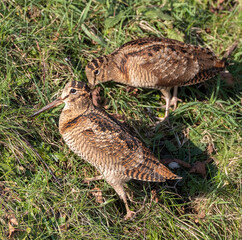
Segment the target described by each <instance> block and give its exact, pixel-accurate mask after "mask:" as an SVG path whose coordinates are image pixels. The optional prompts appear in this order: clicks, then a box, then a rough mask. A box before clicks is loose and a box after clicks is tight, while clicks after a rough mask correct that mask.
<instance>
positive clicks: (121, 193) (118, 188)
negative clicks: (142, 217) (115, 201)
mask: <svg viewBox="0 0 242 240" xmlns="http://www.w3.org/2000/svg"><path fill="white" fill-rule="evenodd" d="M110 185H111V186H112V187H113V188H114V190H115V191H116V193H117V194H118V195H119V197H120V198H121V199H122V200H123V201H124V205H125V208H126V211H127V214H126V215H125V217H124V220H128V219H130V218H132V217H133V216H134V215H135V212H133V211H131V210H130V209H129V205H128V202H127V197H126V194H125V191H124V187H123V184H122V183H120V184H110Z"/></svg>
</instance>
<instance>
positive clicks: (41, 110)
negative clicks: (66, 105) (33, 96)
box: [31, 98, 63, 117]
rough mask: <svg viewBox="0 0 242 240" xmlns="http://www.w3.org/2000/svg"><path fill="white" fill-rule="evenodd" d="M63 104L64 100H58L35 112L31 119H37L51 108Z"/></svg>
mask: <svg viewBox="0 0 242 240" xmlns="http://www.w3.org/2000/svg"><path fill="white" fill-rule="evenodd" d="M62 103H63V100H62V99H61V98H57V99H56V100H55V101H53V102H51V103H49V104H48V105H46V106H45V107H43V108H41V109H40V110H39V111H37V112H35V113H34V114H33V115H31V117H35V116H37V115H39V114H40V113H42V112H44V111H46V110H49V109H51V108H54V107H57V106H59V105H61V104H62Z"/></svg>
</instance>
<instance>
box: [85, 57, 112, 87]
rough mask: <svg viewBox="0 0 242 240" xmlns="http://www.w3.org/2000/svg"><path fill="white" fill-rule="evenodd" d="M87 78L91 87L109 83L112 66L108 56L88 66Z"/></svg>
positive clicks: (93, 61) (95, 60) (94, 60)
mask: <svg viewBox="0 0 242 240" xmlns="http://www.w3.org/2000/svg"><path fill="white" fill-rule="evenodd" d="M85 71H86V76H87V79H88V82H89V85H90V86H91V87H94V86H95V85H97V84H98V83H101V82H107V81H110V80H112V79H110V72H111V69H110V64H109V60H108V57H107V56H102V57H99V58H96V59H93V60H92V61H91V62H89V63H88V64H87V66H86V69H85Z"/></svg>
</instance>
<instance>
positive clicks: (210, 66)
mask: <svg viewBox="0 0 242 240" xmlns="http://www.w3.org/2000/svg"><path fill="white" fill-rule="evenodd" d="M225 65H226V64H225V61H223V60H219V59H218V58H217V57H216V56H215V55H214V54H213V52H211V51H210V50H209V49H207V48H201V47H199V46H193V45H190V44H186V43H183V42H179V41H176V40H173V39H168V38H141V39H137V40H134V41H131V42H128V43H125V44H124V45H123V46H121V47H120V48H118V49H117V50H115V51H114V52H113V53H111V54H109V55H107V56H102V57H99V58H97V59H94V60H92V61H91V62H90V63H88V64H87V66H86V75H87V78H88V81H89V83H90V84H91V85H93V86H94V85H96V84H98V83H99V82H107V81H111V80H113V81H115V82H119V83H123V84H127V85H130V86H134V87H144V88H153V89H160V90H161V91H162V93H163V94H164V96H165V99H166V115H165V116H168V110H169V106H170V101H171V96H170V89H171V88H172V87H175V88H176V91H175V92H177V87H178V86H186V85H192V84H196V83H200V82H204V81H206V80H208V79H210V78H212V77H214V76H216V75H217V74H218V73H219V72H220V71H222V70H223V69H224V68H225ZM175 95H176V94H175ZM174 101H175V102H174V105H175V108H176V105H177V97H176V96H174Z"/></svg>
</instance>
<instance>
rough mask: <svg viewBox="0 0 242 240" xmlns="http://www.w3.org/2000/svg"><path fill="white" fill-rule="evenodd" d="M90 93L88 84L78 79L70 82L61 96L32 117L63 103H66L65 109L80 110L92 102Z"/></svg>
mask: <svg viewBox="0 0 242 240" xmlns="http://www.w3.org/2000/svg"><path fill="white" fill-rule="evenodd" d="M90 94H91V92H90V89H89V87H88V86H87V84H85V83H83V82H77V81H72V82H69V83H67V84H66V86H65V88H64V90H63V91H62V94H61V96H60V97H59V98H57V99H56V100H54V101H53V102H51V103H49V104H48V105H46V106H45V107H43V108H41V109H40V110H39V111H37V112H35V113H34V114H33V115H32V117H34V116H37V115H39V114H40V113H42V112H44V111H46V110H49V109H51V108H54V107H57V106H59V105H61V104H63V103H65V107H64V109H75V110H76V111H78V110H79V109H83V108H85V107H86V106H88V105H90V104H92V101H91V96H90Z"/></svg>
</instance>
